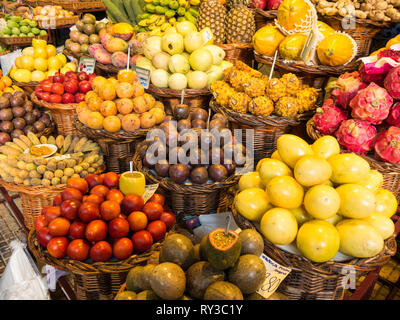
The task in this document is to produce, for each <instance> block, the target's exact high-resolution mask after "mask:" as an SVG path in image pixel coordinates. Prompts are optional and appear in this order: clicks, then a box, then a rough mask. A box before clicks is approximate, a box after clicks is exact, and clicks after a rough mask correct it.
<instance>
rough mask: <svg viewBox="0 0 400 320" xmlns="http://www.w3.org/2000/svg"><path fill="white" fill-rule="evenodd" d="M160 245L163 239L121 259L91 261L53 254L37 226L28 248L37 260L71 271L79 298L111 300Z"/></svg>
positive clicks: (30, 234)
mask: <svg viewBox="0 0 400 320" xmlns="http://www.w3.org/2000/svg"><path fill="white" fill-rule="evenodd" d="M161 245H162V242H157V243H155V244H153V246H152V247H151V249H150V250H148V251H146V252H144V253H141V254H135V255H132V256H131V257H129V258H128V259H125V260H122V261H117V262H111V261H110V262H95V263H91V264H89V263H85V262H80V261H77V260H70V259H56V258H53V257H52V256H50V254H49V253H48V252H47V250H44V249H43V248H42V247H41V246H40V244H39V243H38V241H37V239H36V231H35V230H34V229H33V230H31V232H30V233H29V235H28V247H29V250H30V251H31V252H32V253H33V255H34V257H35V258H36V259H37V260H38V261H40V262H42V263H44V264H48V265H51V266H53V267H55V268H57V269H59V270H63V271H66V272H69V273H70V275H71V277H72V280H73V281H72V282H73V291H74V293H75V295H76V298H77V299H78V300H112V299H113V298H114V296H115V294H116V293H117V292H118V290H119V289H120V288H121V286H122V285H123V284H124V283H125V280H126V276H127V274H128V272H129V270H130V269H131V268H133V267H135V266H137V265H144V264H146V262H147V260H148V259H149V258H150V257H151V255H152V254H153V253H154V252H156V251H159V250H160V248H161Z"/></svg>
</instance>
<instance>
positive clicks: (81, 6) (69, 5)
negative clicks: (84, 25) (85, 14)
mask: <svg viewBox="0 0 400 320" xmlns="http://www.w3.org/2000/svg"><path fill="white" fill-rule="evenodd" d="M52 4H53V5H59V6H62V7H63V9H65V10H70V11H79V10H87V9H104V10H105V6H104V3H103V2H102V1H76V0H72V1H71V0H52Z"/></svg>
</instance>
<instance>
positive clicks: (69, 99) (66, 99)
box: [62, 93, 75, 104]
mask: <svg viewBox="0 0 400 320" xmlns="http://www.w3.org/2000/svg"><path fill="white" fill-rule="evenodd" d="M74 102H75V97H74V95H73V94H72V93H64V94H63V95H62V103H64V104H67V103H74Z"/></svg>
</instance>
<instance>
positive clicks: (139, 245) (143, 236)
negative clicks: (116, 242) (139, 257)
mask: <svg viewBox="0 0 400 320" xmlns="http://www.w3.org/2000/svg"><path fill="white" fill-rule="evenodd" d="M132 244H133V249H134V250H135V251H136V252H144V251H146V250H148V249H150V248H151V246H152V244H153V237H152V235H151V233H150V232H148V231H146V230H141V231H138V232H135V233H134V234H133V236H132Z"/></svg>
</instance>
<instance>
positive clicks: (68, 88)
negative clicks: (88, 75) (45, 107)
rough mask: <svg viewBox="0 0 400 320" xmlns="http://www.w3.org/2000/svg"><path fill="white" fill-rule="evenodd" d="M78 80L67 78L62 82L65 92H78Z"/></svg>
mask: <svg viewBox="0 0 400 320" xmlns="http://www.w3.org/2000/svg"><path fill="white" fill-rule="evenodd" d="M78 85H79V82H78V81H76V80H69V81H66V82H65V83H64V90H65V92H68V93H72V94H76V93H77V92H78V89H79V87H78Z"/></svg>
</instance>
